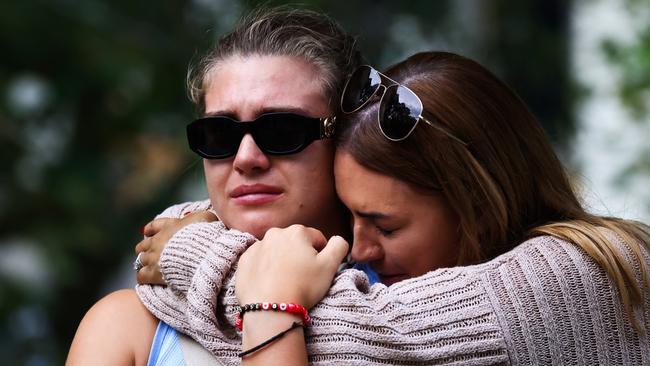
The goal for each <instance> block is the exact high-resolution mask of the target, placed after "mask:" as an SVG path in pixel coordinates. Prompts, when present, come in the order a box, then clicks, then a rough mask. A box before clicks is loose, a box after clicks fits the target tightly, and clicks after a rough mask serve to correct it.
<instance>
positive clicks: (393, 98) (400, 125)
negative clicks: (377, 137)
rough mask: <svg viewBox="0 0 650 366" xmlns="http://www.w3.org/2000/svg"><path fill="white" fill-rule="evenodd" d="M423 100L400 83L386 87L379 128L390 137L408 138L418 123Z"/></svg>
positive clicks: (380, 107) (395, 138)
mask: <svg viewBox="0 0 650 366" xmlns="http://www.w3.org/2000/svg"><path fill="white" fill-rule="evenodd" d="M421 113H422V102H421V101H420V99H419V98H418V97H417V95H415V93H413V92H412V91H411V90H410V89H407V88H405V87H403V86H400V85H392V86H390V87H388V88H386V92H385V93H384V97H383V98H382V101H381V105H380V106H379V128H380V129H381V132H382V133H383V134H384V135H385V136H386V137H387V138H389V139H391V140H394V141H399V140H403V139H405V138H407V137H408V136H409V135H410V134H411V132H412V131H413V129H414V128H415V126H416V125H417V123H418V120H419V118H420V114H421Z"/></svg>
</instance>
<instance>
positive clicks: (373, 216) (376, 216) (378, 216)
mask: <svg viewBox="0 0 650 366" xmlns="http://www.w3.org/2000/svg"><path fill="white" fill-rule="evenodd" d="M354 212H355V213H356V214H357V215H358V216H361V217H363V218H365V219H369V220H385V219H390V218H391V216H390V215H387V214H384V213H380V212H375V211H370V212H364V211H354Z"/></svg>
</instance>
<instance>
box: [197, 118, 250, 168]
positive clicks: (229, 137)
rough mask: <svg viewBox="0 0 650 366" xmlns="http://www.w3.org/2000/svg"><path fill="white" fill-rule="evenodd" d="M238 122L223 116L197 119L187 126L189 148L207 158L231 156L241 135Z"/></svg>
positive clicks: (235, 150) (237, 145)
mask: <svg viewBox="0 0 650 366" xmlns="http://www.w3.org/2000/svg"><path fill="white" fill-rule="evenodd" d="M237 123H238V122H235V121H233V120H231V119H229V118H225V117H209V118H202V119H198V120H196V121H194V122H192V123H191V124H189V125H188V126H187V140H188V142H189V144H190V149H192V151H194V152H196V153H197V154H199V155H200V156H201V157H204V158H207V159H223V158H227V157H229V156H233V155H234V154H235V153H236V152H237V149H238V148H239V143H240V142H241V139H242V137H243V134H242V130H241V129H240V128H238V125H237Z"/></svg>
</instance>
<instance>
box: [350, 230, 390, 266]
mask: <svg viewBox="0 0 650 366" xmlns="http://www.w3.org/2000/svg"><path fill="white" fill-rule="evenodd" d="M353 233H354V241H353V243H352V251H351V255H352V259H354V260H355V261H357V262H372V261H376V260H379V259H382V257H383V255H384V254H383V253H384V251H383V250H382V247H381V244H379V243H378V242H377V240H374V239H373V235H372V234H371V233H368V230H367V228H365V227H364V226H362V225H360V224H356V223H355V224H354V229H353Z"/></svg>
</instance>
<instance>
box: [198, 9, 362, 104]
mask: <svg viewBox="0 0 650 366" xmlns="http://www.w3.org/2000/svg"><path fill="white" fill-rule="evenodd" d="M253 55H262V56H292V57H297V58H302V59H304V60H306V61H307V62H309V63H310V64H312V65H314V66H316V68H317V69H318V70H319V71H320V77H321V81H322V85H323V88H324V90H323V92H324V93H325V95H326V96H327V97H328V100H329V102H330V103H329V104H330V106H331V107H332V110H336V107H337V106H338V101H339V95H340V93H341V90H342V89H343V82H344V81H345V77H346V76H347V75H348V74H349V73H350V72H351V71H353V70H354V69H355V68H356V67H357V66H358V65H359V64H360V63H361V61H362V59H361V53H360V52H359V51H358V50H357V48H356V40H355V38H354V37H352V36H351V35H350V34H348V33H346V32H344V31H343V29H341V27H340V26H339V25H338V24H337V23H336V22H335V21H334V20H333V19H331V18H330V17H328V16H326V15H324V14H322V13H318V12H315V11H311V10H306V9H294V8H290V7H287V6H278V7H273V8H265V7H260V8H257V9H255V10H253V11H251V12H250V13H249V14H248V15H246V16H245V17H243V18H242V19H240V20H239V22H238V23H237V25H236V26H235V28H234V30H233V31H232V32H230V33H228V34H226V35H224V36H223V37H222V38H221V39H220V40H219V41H218V42H217V44H216V45H215V46H214V47H213V48H212V49H210V50H209V51H208V52H207V53H206V54H205V56H203V57H202V58H200V59H199V60H198V62H197V63H196V64H195V65H192V66H190V68H189V70H188V73H187V90H188V93H189V96H190V99H191V101H192V102H193V103H194V105H195V106H196V107H197V110H198V113H199V114H203V113H204V112H205V101H204V97H205V87H206V84H207V82H208V81H209V77H210V72H211V71H212V70H213V69H214V68H215V67H216V66H218V64H219V63H220V62H222V61H224V60H225V59H227V58H229V57H232V56H243V57H247V56H253Z"/></svg>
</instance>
